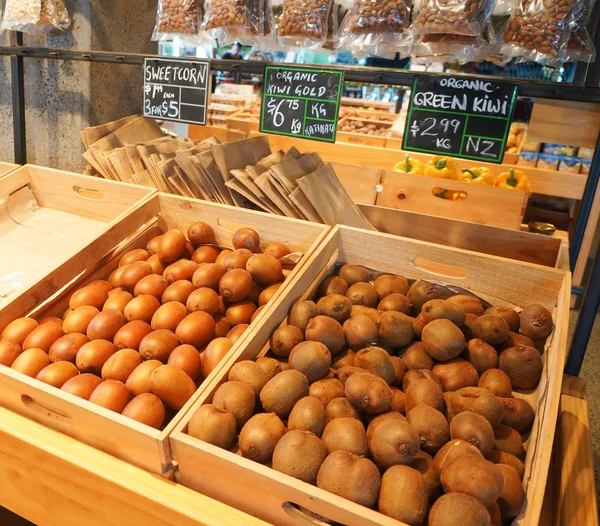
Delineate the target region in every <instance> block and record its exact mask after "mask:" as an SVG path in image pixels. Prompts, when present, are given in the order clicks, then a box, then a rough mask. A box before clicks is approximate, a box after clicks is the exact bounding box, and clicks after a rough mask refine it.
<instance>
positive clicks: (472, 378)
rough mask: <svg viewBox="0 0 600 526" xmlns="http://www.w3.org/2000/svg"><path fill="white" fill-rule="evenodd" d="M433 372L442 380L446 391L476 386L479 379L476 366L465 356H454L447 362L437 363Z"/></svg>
mask: <svg viewBox="0 0 600 526" xmlns="http://www.w3.org/2000/svg"><path fill="white" fill-rule="evenodd" d="M431 372H432V373H433V374H435V375H436V376H437V377H438V378H439V380H440V382H442V387H443V389H444V391H457V390H458V389H462V388H463V387H476V386H477V382H478V381H479V375H478V374H477V370H476V369H475V367H473V366H472V365H471V364H470V363H469V362H467V361H466V360H464V359H463V358H453V359H452V360H448V361H447V362H439V363H436V364H435V365H434V366H433V369H432V370H431Z"/></svg>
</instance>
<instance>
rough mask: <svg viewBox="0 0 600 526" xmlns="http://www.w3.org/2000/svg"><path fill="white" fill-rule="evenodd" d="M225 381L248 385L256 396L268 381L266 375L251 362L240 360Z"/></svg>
mask: <svg viewBox="0 0 600 526" xmlns="http://www.w3.org/2000/svg"><path fill="white" fill-rule="evenodd" d="M227 379H228V380H229V381H239V382H244V383H246V384H248V385H249V386H250V387H252V389H253V390H254V393H255V394H256V395H257V396H258V394H259V393H260V391H261V390H262V388H263V387H264V386H265V385H266V384H267V382H268V381H269V377H268V376H267V374H266V373H265V372H264V371H263V370H262V369H261V368H260V367H259V366H258V365H257V364H256V362H253V361H252V360H242V361H241V362H238V363H236V364H234V365H233V367H232V368H231V369H230V371H229V374H228V376H227Z"/></svg>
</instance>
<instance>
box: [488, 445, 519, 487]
mask: <svg viewBox="0 0 600 526" xmlns="http://www.w3.org/2000/svg"><path fill="white" fill-rule="evenodd" d="M486 459H487V460H489V461H490V462H492V463H494V464H506V465H507V466H510V467H511V468H513V469H514V470H515V471H516V472H517V475H519V478H520V479H521V480H523V476H524V475H525V464H523V462H521V461H520V460H519V459H518V458H517V457H515V456H514V455H511V454H510V453H507V452H506V451H500V450H499V449H496V448H494V449H492V451H491V452H490V454H489V455H488V456H487V457H486Z"/></svg>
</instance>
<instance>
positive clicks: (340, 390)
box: [308, 378, 344, 407]
mask: <svg viewBox="0 0 600 526" xmlns="http://www.w3.org/2000/svg"><path fill="white" fill-rule="evenodd" d="M308 392H309V394H310V396H314V397H315V398H318V399H319V400H320V401H321V403H322V404H323V406H324V407H325V406H327V404H328V403H329V402H331V401H332V400H333V399H334V398H339V397H340V396H344V386H343V384H342V382H340V381H339V380H338V379H337V378H327V379H326V380H319V381H317V382H313V383H312V384H310V387H309V390H308Z"/></svg>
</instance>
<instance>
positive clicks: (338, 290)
mask: <svg viewBox="0 0 600 526" xmlns="http://www.w3.org/2000/svg"><path fill="white" fill-rule="evenodd" d="M347 290H348V283H346V282H345V281H344V280H343V279H342V278H340V277H339V276H328V277H326V278H325V279H324V280H323V281H322V282H321V284H320V285H319V296H329V295H331V294H340V295H342V296H343V295H344V294H346V291H347Z"/></svg>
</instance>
